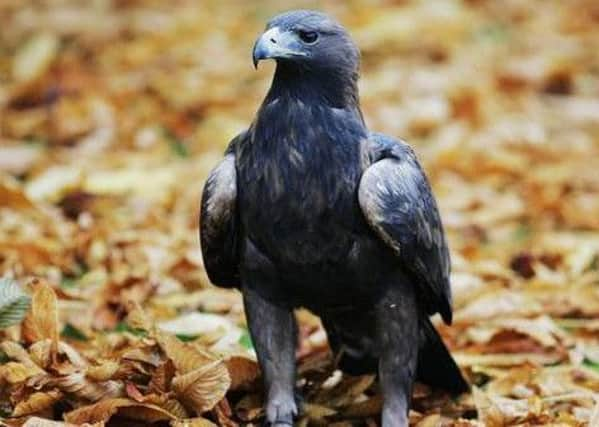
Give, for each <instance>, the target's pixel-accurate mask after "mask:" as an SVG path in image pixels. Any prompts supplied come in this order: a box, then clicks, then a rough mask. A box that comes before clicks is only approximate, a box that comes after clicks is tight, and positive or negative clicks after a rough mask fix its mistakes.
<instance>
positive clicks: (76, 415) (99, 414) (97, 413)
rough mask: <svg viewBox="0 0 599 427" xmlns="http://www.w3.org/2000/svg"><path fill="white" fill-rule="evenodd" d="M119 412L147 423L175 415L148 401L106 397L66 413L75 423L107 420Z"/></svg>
mask: <svg viewBox="0 0 599 427" xmlns="http://www.w3.org/2000/svg"><path fill="white" fill-rule="evenodd" d="M116 413H118V414H119V415H120V416H122V417H124V418H128V419H131V420H136V421H144V422H147V423H155V422H158V421H170V420H172V419H174V417H173V416H172V415H171V414H170V413H169V412H168V411H165V410H164V409H162V408H160V407H158V406H156V405H151V404H148V403H139V402H135V401H133V400H130V399H126V398H117V399H106V400H103V401H101V402H98V403H95V404H93V405H88V406H84V407H81V408H78V409H75V410H73V411H71V412H68V413H66V414H65V415H64V418H65V420H66V421H67V422H69V423H73V424H78V425H80V424H84V423H97V422H106V421H108V420H109V419H110V418H111V417H112V416H113V415H115V414H116Z"/></svg>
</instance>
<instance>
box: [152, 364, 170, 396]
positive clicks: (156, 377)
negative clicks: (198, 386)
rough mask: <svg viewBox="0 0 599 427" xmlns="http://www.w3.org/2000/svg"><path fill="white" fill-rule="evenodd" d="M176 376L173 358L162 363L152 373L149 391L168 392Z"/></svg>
mask: <svg viewBox="0 0 599 427" xmlns="http://www.w3.org/2000/svg"><path fill="white" fill-rule="evenodd" d="M174 376H175V366H174V365H173V361H172V360H171V359H167V360H166V361H165V362H163V363H161V364H160V365H159V366H158V367H157V368H156V369H155V370H154V373H153V374H152V378H151V379H150V383H149V384H148V391H149V392H151V393H152V392H153V393H167V392H168V391H170V389H171V382H172V380H173V378H174Z"/></svg>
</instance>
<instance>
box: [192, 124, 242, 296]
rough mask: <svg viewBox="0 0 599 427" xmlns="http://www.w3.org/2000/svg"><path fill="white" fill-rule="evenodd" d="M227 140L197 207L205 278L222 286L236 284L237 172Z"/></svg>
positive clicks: (233, 155) (233, 145)
mask: <svg viewBox="0 0 599 427" xmlns="http://www.w3.org/2000/svg"><path fill="white" fill-rule="evenodd" d="M243 135H244V134H241V135H239V136H237V137H236V138H234V139H233V141H231V144H230V145H229V148H228V149H227V151H226V152H225V157H224V159H223V160H222V161H221V162H220V163H219V164H218V165H217V166H216V167H215V168H214V169H213V170H212V172H210V175H209V176H208V179H207V180H206V183H205V184H204V191H203V192H202V203H201V209H200V243H201V245H202V257H203V259H204V267H205V269H206V273H207V274H208V278H209V279H210V281H211V282H212V283H214V284H215V285H217V286H222V287H235V286H239V283H240V282H239V250H238V236H237V233H238V228H239V227H238V212H237V173H236V170H235V145H236V144H237V142H238V141H239V140H240V139H242V138H243Z"/></svg>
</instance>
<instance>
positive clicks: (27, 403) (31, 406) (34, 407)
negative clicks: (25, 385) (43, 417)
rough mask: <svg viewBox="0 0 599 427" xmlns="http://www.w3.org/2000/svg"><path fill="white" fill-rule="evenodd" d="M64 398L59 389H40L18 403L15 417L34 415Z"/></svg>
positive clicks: (14, 413)
mask: <svg viewBox="0 0 599 427" xmlns="http://www.w3.org/2000/svg"><path fill="white" fill-rule="evenodd" d="M61 398H62V393H61V392H60V391H58V390H51V391H43V392H42V391H40V392H36V393H33V394H32V395H30V396H29V397H27V399H25V400H23V401H21V402H19V403H17V405H16V406H15V409H14V410H13V412H12V416H13V417H22V416H24V415H32V414H36V413H38V412H41V411H43V410H44V409H48V408H50V407H52V406H53V405H54V404H55V403H56V402H58V401H59V400H60V399H61Z"/></svg>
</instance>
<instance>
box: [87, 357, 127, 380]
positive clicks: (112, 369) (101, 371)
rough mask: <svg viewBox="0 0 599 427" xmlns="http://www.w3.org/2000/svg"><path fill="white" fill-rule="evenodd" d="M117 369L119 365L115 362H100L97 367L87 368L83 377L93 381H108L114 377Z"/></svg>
mask: <svg viewBox="0 0 599 427" xmlns="http://www.w3.org/2000/svg"><path fill="white" fill-rule="evenodd" d="M119 367H120V365H119V363H118V362H117V361H115V360H105V361H100V364H99V365H96V366H90V367H88V368H87V370H86V371H85V375H86V376H87V377H88V378H89V379H91V380H94V381H108V380H110V379H112V378H113V377H114V375H115V374H116V373H117V371H118V370H119Z"/></svg>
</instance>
